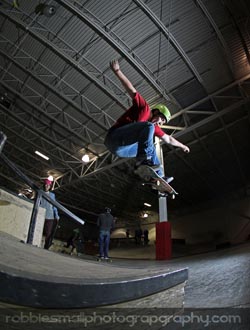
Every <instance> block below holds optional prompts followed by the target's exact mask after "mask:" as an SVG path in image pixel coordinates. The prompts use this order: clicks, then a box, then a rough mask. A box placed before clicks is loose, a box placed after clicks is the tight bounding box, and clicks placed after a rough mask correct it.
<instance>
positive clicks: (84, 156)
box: [82, 154, 89, 163]
mask: <svg viewBox="0 0 250 330" xmlns="http://www.w3.org/2000/svg"><path fill="white" fill-rule="evenodd" d="M82 161H83V162H84V163H88V162H89V155H87V154H85V155H83V156H82Z"/></svg>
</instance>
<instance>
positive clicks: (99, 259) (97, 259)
mask: <svg viewBox="0 0 250 330" xmlns="http://www.w3.org/2000/svg"><path fill="white" fill-rule="evenodd" d="M96 261H100V262H101V261H102V262H112V259H111V258H108V259H105V258H101V257H96Z"/></svg>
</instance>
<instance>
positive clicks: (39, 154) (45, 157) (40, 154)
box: [35, 150, 49, 160]
mask: <svg viewBox="0 0 250 330" xmlns="http://www.w3.org/2000/svg"><path fill="white" fill-rule="evenodd" d="M35 154H37V155H38V156H40V157H42V158H44V159H46V160H49V157H47V156H45V155H44V154H42V153H41V152H39V151H37V150H36V151H35Z"/></svg>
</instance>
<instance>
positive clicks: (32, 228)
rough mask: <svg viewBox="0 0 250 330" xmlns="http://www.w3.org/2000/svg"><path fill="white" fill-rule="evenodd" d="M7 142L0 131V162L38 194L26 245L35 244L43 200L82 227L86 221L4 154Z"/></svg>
mask: <svg viewBox="0 0 250 330" xmlns="http://www.w3.org/2000/svg"><path fill="white" fill-rule="evenodd" d="M6 140H7V136H6V135H5V134H4V133H3V132H2V131H0V160H1V161H2V162H3V163H4V164H5V165H7V166H8V167H9V168H11V169H12V170H13V171H14V172H15V173H16V174H17V175H18V176H19V177H20V178H21V179H22V181H24V182H25V183H26V184H28V185H29V186H30V187H31V188H32V189H33V190H34V191H35V192H36V197H35V201H34V206H33V210H32V214H31V219H30V225H29V232H28V237H27V242H26V243H28V244H32V243H33V238H34V231H35V226H36V221H37V214H38V210H39V207H40V203H41V199H42V198H45V199H46V200H47V201H48V202H50V203H51V204H53V205H54V206H56V207H57V208H58V209H59V210H60V211H62V212H63V213H65V214H66V215H67V216H69V217H70V218H71V219H73V220H74V221H76V222H78V223H80V224H81V225H84V220H82V219H80V218H79V217H78V216H76V215H75V214H74V213H72V212H71V211H69V210H68V209H66V208H65V207H64V206H62V205H61V204H60V203H58V202H57V201H55V200H53V199H51V198H50V197H49V196H48V194H46V193H45V191H43V190H42V189H40V188H39V187H38V186H37V185H36V184H35V183H34V182H33V181H32V180H31V179H30V178H28V177H27V176H26V175H25V174H24V173H23V172H22V171H20V169H19V168H18V167H17V166H16V165H15V164H14V163H13V162H12V161H10V160H9V159H8V158H7V157H6V156H5V155H4V154H3V153H2V150H3V147H4V144H5V142H6Z"/></svg>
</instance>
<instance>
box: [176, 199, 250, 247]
mask: <svg viewBox="0 0 250 330" xmlns="http://www.w3.org/2000/svg"><path fill="white" fill-rule="evenodd" d="M171 222H172V238H177V239H185V240H186V243H187V244H199V243H206V242H215V243H216V244H220V243H223V242H230V243H232V244H236V243H240V242H243V241H245V240H247V239H248V238H249V235H250V198H246V199H244V200H241V201H237V202H236V201H235V202H232V201H231V202H228V203H225V204H224V205H223V206H221V207H217V208H213V209H211V210H206V211H203V212H199V213H196V214H192V215H187V216H183V217H180V218H178V219H175V220H172V221H171Z"/></svg>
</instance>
